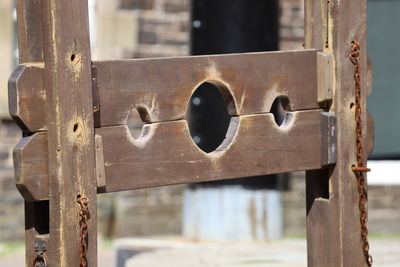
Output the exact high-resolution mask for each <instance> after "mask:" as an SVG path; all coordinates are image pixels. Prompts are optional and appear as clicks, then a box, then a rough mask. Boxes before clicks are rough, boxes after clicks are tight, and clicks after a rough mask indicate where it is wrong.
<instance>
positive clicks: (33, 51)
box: [9, 0, 48, 265]
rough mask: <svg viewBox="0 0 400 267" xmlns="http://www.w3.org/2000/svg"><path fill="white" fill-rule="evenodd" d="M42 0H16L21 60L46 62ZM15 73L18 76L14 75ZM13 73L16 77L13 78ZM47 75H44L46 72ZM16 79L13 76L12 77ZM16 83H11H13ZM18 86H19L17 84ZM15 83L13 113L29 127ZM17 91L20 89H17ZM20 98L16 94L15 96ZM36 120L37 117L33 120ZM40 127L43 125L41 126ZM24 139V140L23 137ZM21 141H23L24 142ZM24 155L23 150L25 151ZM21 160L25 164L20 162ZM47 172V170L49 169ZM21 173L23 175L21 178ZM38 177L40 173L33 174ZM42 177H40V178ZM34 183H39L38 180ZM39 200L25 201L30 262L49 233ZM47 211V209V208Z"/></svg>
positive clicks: (10, 103) (15, 157)
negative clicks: (42, 226)
mask: <svg viewBox="0 0 400 267" xmlns="http://www.w3.org/2000/svg"><path fill="white" fill-rule="evenodd" d="M41 8H42V7H41V1H40V0H17V1H16V11H17V25H18V50H19V63H20V64H24V63H27V62H43V38H42V21H41V20H40V17H41ZM13 77H15V76H14V75H13ZM13 77H12V78H13ZM42 77H43V76H42ZM11 80H12V79H11ZM11 84H12V82H11V83H9V86H10V85H11ZM14 88H15V87H14ZM30 90H31V91H30V94H35V93H37V92H38V91H40V92H43V87H40V90H38V88H34V86H31V87H30ZM10 92H12V86H10V87H9V108H10V114H11V116H12V117H13V118H14V119H15V120H16V121H17V123H18V125H19V126H20V127H21V128H22V129H23V130H26V129H27V128H26V127H25V125H24V124H23V123H22V122H21V121H20V120H18V115H19V114H18V113H19V110H18V107H17V105H15V103H16V102H15V101H13V97H16V96H17V95H16V94H15V95H13V94H12V93H10ZM14 92H16V91H14ZM14 99H15V100H16V98H14ZM33 121H35V120H33ZM39 128H40V126H39ZM21 142H23V140H21ZM21 142H20V144H21ZM19 148H20V147H18V145H17V147H16V149H15V150H14V151H15V152H14V153H15V154H14V164H15V166H18V165H17V164H18V150H19ZM22 155H23V154H22ZM19 163H21V164H25V163H22V162H19ZM15 171H16V178H17V180H16V182H17V187H18V189H19V190H20V192H21V193H22V191H21V190H23V189H22V188H21V185H19V183H20V182H21V180H18V179H19V178H20V179H27V180H29V177H28V176H25V175H28V174H25V173H23V172H22V173H19V172H18V167H16V168H15ZM42 171H43V170H41V169H40V167H39V169H38V170H37V174H38V175H39V173H42ZM46 174H47V171H46ZM18 176H19V178H18ZM32 178H36V177H32ZM39 180H40V179H39ZM34 185H37V184H35V183H34ZM43 187H44V188H41V189H42V190H43V191H48V187H46V186H45V185H43ZM32 191H34V190H32ZM32 198H41V196H31V197H28V198H27V199H28V200H29V199H30V200H32ZM35 207H36V204H35V203H34V202H28V201H25V205H24V209H25V244H26V246H25V261H26V265H30V264H31V263H32V262H33V260H34V259H35V257H36V253H35V248H34V246H33V242H34V241H35V240H37V239H42V240H47V238H48V235H43V234H39V233H38V232H37V231H36V229H35V227H34V223H33V222H35V220H36V218H37V217H39V216H41V215H42V214H38V212H37V210H36V209H35ZM44 212H46V211H44Z"/></svg>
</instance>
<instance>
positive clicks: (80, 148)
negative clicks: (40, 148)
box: [42, 0, 97, 266]
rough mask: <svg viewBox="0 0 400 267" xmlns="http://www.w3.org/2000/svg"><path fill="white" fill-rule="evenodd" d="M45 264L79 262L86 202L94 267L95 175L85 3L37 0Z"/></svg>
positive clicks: (72, 263) (70, 0) (74, 264)
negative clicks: (46, 209) (81, 199)
mask: <svg viewBox="0 0 400 267" xmlns="http://www.w3.org/2000/svg"><path fill="white" fill-rule="evenodd" d="M42 25H43V39H44V42H43V43H44V45H43V47H44V63H45V69H44V70H45V71H44V85H45V88H46V102H47V126H48V127H47V129H48V153H49V201H50V239H49V244H48V252H47V254H48V256H49V264H50V265H51V266H79V261H80V257H79V251H80V230H79V228H80V227H79V220H80V217H79V205H78V204H77V196H78V194H81V195H82V196H85V197H87V198H88V200H89V211H90V215H91V219H90V220H89V225H88V229H89V230H88V231H89V241H88V243H89V247H88V254H87V259H88V261H89V264H88V265H89V266H96V265H97V222H96V208H97V207H96V195H97V188H96V178H95V173H94V170H95V145H94V128H93V127H94V126H93V125H94V123H93V113H92V81H91V57H90V41H89V25H88V7H87V1H85V0H69V1H64V0H42Z"/></svg>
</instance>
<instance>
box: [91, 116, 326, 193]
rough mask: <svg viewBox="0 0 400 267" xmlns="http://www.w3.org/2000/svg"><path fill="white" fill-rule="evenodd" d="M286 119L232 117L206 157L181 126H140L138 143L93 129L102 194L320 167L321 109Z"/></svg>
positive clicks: (124, 133)
mask: <svg viewBox="0 0 400 267" xmlns="http://www.w3.org/2000/svg"><path fill="white" fill-rule="evenodd" d="M289 116H292V118H291V122H290V123H289V124H288V125H287V126H283V127H281V128H280V127H278V126H277V125H276V123H275V121H274V118H273V115H272V114H260V115H245V116H240V117H233V118H232V120H231V124H230V128H229V130H228V133H227V136H226V139H225V140H224V142H223V143H222V144H221V146H220V147H219V148H217V150H215V151H213V152H211V153H209V154H206V153H204V152H203V151H201V150H200V149H199V148H198V147H197V146H196V145H195V144H194V142H193V141H192V139H191V137H190V135H189V130H188V126H187V122H186V121H176V122H167V123H154V124H150V125H145V128H144V129H143V133H144V134H143V135H142V136H141V137H140V138H138V139H137V140H134V139H133V138H132V137H131V136H130V133H129V130H128V128H127V127H126V126H125V125H123V126H114V127H105V128H99V129H96V134H98V135H101V136H102V138H103V149H104V165H105V173H106V188H105V191H106V192H113V191H120V190H128V189H137V188H144V187H153V186H162V185H170V184H180V183H193V182H202V181H211V180H222V179H228V178H240V177H249V176H256V175H265V174H273V173H281V172H289V171H295V170H305V169H317V168H320V166H321V142H322V140H321V119H320V116H321V110H313V111H298V112H293V113H291V115H289ZM127 174H129V176H127Z"/></svg>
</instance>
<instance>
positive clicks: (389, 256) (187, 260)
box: [0, 239, 400, 267]
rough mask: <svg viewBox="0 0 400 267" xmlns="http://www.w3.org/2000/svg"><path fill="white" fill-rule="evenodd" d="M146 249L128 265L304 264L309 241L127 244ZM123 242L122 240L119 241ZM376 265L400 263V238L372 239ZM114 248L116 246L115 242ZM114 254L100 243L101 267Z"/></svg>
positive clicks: (14, 258)
mask: <svg viewBox="0 0 400 267" xmlns="http://www.w3.org/2000/svg"><path fill="white" fill-rule="evenodd" d="M128 243H130V245H129V246H130V247H131V248H134V249H136V250H137V251H144V252H141V253H139V254H137V255H136V256H134V257H133V258H131V260H130V261H129V262H128V264H127V266H126V267H161V266H162V267H169V266H171V267H188V266H189V267H209V266H210V267H228V266H229V267H239V266H243V267H245V266H250V267H259V266H260V267H261V266H268V267H272V266H273V267H289V266H290V267H303V266H304V267H305V266H307V258H306V257H307V256H306V241H305V240H302V239H299V240H295V239H286V240H282V241H274V242H269V243H226V244H221V243H210V242H185V241H182V240H178V239H163V240H160V239H130V240H129V242H126V241H124V244H125V245H124V246H125V247H126V246H127V245H126V244H128ZM120 244H121V243H120ZM371 246H372V248H373V249H372V254H373V256H374V260H375V264H374V266H379V267H399V266H400V240H394V239H390V240H389V239H373V240H372V241H371ZM114 247H115V245H114ZM114 263H115V257H114V255H113V249H112V248H111V247H110V246H100V249H99V267H113V266H115V265H114ZM0 266H14V267H19V266H24V263H23V249H22V248H21V249H19V250H17V251H14V252H12V253H9V254H8V255H5V256H4V255H3V256H1V257H0Z"/></svg>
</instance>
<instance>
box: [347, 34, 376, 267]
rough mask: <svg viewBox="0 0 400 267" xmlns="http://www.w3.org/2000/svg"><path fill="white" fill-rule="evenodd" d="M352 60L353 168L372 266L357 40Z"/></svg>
mask: <svg viewBox="0 0 400 267" xmlns="http://www.w3.org/2000/svg"><path fill="white" fill-rule="evenodd" d="M350 61H351V63H353V65H354V80H355V95H356V110H355V120H356V144H357V166H354V165H353V167H352V170H353V172H354V174H355V176H356V177H357V181H358V196H359V203H358V207H359V210H360V224H361V239H362V242H363V245H362V246H363V248H362V249H363V253H364V257H365V260H366V262H367V264H368V266H372V262H373V260H372V256H371V255H370V254H369V242H368V214H367V185H366V180H365V174H364V173H365V172H369V171H370V169H369V168H367V167H365V166H364V147H363V135H362V112H361V75H360V72H361V70H360V44H359V43H358V42H356V41H352V42H351V54H350Z"/></svg>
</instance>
